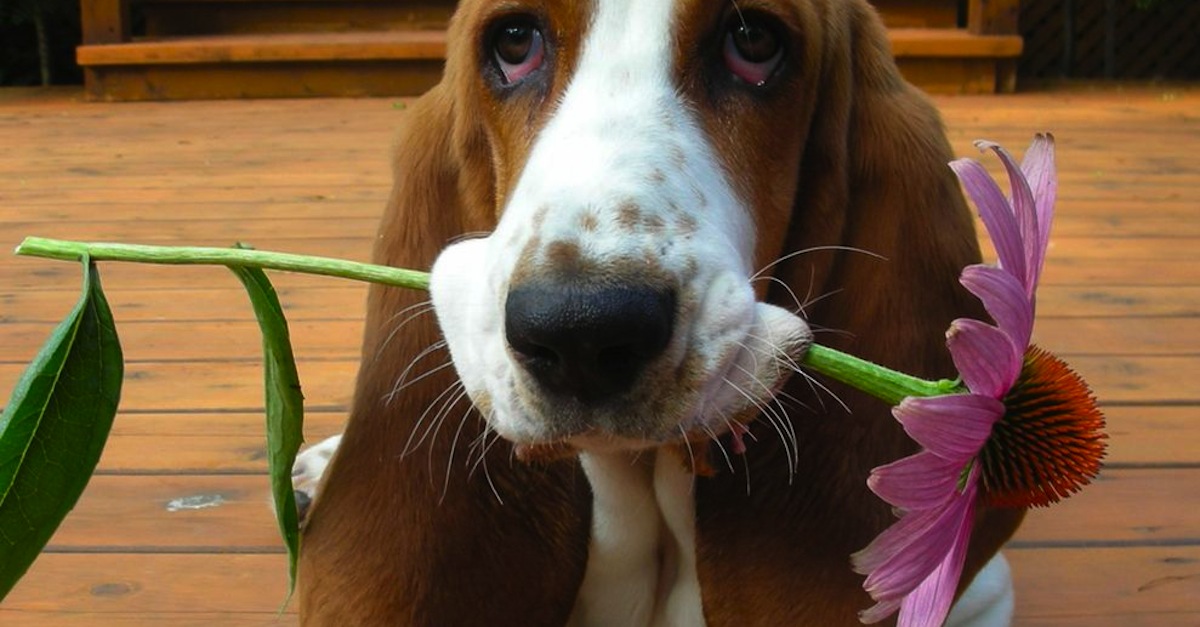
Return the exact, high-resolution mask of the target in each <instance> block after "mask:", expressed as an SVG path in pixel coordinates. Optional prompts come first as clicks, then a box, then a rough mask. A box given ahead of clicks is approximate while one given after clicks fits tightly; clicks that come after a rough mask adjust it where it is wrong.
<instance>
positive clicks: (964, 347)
mask: <svg viewBox="0 0 1200 627" xmlns="http://www.w3.org/2000/svg"><path fill="white" fill-rule="evenodd" d="M946 346H948V347H949V348H950V356H951V357H952V358H953V359H954V367H955V368H957V369H958V374H959V376H961V377H962V380H963V383H966V384H967V389H968V390H971V393H972V394H978V395H980V396H987V397H991V398H995V399H1000V400H1003V399H1004V396H1005V395H1006V394H1008V390H1009V389H1011V388H1012V385H1013V383H1014V382H1015V381H1016V380H1017V376H1018V375H1020V374H1021V365H1022V363H1023V359H1022V357H1023V353H1024V351H1023V350H1021V349H1018V348H1017V347H1016V346H1014V345H1013V340H1012V338H1010V337H1009V335H1008V334H1007V333H1005V332H1004V331H1001V330H1000V329H997V328H996V327H993V326H991V325H988V324H984V323H982V322H980V321H978V320H971V319H969V318H959V319H958V320H955V321H954V322H951V323H950V330H949V331H947V332H946Z"/></svg>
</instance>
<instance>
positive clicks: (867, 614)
mask: <svg viewBox="0 0 1200 627" xmlns="http://www.w3.org/2000/svg"><path fill="white" fill-rule="evenodd" d="M903 602H904V600H903V599H892V600H890V601H880V602H878V603H876V604H875V605H872V606H871V607H870V608H869V609H865V610H863V611H861V612H859V613H858V620H859V622H861V623H863V624H865V625H870V624H871V623H878V622H879V621H881V620H883V619H885V618H887V617H888V616H891V615H892V614H895V613H896V610H898V609H900V604H901V603H903Z"/></svg>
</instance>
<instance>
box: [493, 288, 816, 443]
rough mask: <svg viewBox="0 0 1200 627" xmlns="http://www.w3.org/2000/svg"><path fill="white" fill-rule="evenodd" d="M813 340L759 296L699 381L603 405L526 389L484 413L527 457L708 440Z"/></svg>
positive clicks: (761, 397)
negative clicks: (745, 330)
mask: <svg viewBox="0 0 1200 627" xmlns="http://www.w3.org/2000/svg"><path fill="white" fill-rule="evenodd" d="M811 342H812V333H811V332H810V330H809V328H808V325H807V324H805V322H804V321H803V320H802V319H800V318H799V317H797V316H794V315H792V314H791V313H789V312H787V311H786V310H784V309H781V308H779V307H775V306H772V305H767V304H762V303H759V304H757V305H756V307H755V321H754V324H753V325H752V329H751V332H750V333H749V334H747V336H746V339H744V340H743V341H741V342H740V343H738V345H737V348H736V350H733V351H731V352H730V356H729V358H728V359H726V360H724V361H723V362H722V364H721V365H720V367H719V368H718V369H717V370H716V371H715V372H712V373H708V374H707V375H706V376H705V377H704V378H703V379H701V382H700V384H699V385H697V384H696V383H695V382H689V383H688V384H686V385H684V384H680V383H676V384H675V385H670V384H667V385H664V384H663V383H662V382H661V381H660V382H657V383H656V384H655V385H650V384H644V386H643V387H645V388H647V389H645V390H644V391H643V393H642V394H641V395H638V397H637V398H638V400H637V401H632V400H630V399H626V400H624V401H621V400H615V401H613V402H612V403H609V404H607V405H606V406H600V407H597V406H593V405H586V404H582V403H579V402H578V401H574V400H572V399H557V400H555V399H553V398H552V397H547V396H546V395H544V394H538V393H536V392H534V391H527V392H526V393H525V394H514V395H513V396H511V397H510V398H509V402H508V403H505V404H504V405H506V406H507V407H505V408H504V409H500V408H498V407H495V406H492V407H490V409H491V410H492V411H490V412H486V413H485V415H488V416H489V423H490V425H491V427H492V429H493V430H495V431H496V432H497V433H498V434H499V435H500V436H501V437H503V438H505V439H507V440H509V441H510V442H512V443H513V444H514V445H515V450H516V455H517V457H518V458H519V459H522V460H526V461H546V460H553V459H558V458H561V457H568V456H572V455H575V454H577V453H579V452H582V451H588V452H596V453H612V452H618V451H629V452H634V451H644V450H649V449H656V448H660V447H663V446H676V445H680V444H684V445H691V444H693V443H703V442H708V441H711V440H714V439H716V438H718V437H720V436H722V435H724V434H725V433H727V432H728V431H730V430H731V429H734V428H737V427H736V426H737V425H743V426H744V425H745V424H747V423H748V422H750V421H751V420H753V419H754V418H755V417H756V416H757V415H758V414H759V413H760V412H761V411H762V408H763V407H765V406H766V405H767V404H768V403H770V402H771V401H772V399H773V398H774V397H775V395H776V393H777V392H778V391H779V390H780V388H782V387H783V384H784V383H785V382H786V381H787V379H788V378H789V377H790V376H791V375H792V374H794V373H795V372H796V369H797V367H798V364H799V363H800V361H801V359H802V358H803V355H804V352H805V351H806V350H807V349H808V347H809V345H810V344H811ZM655 388H657V389H655ZM656 392H657V393H656Z"/></svg>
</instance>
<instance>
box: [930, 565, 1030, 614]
mask: <svg viewBox="0 0 1200 627" xmlns="http://www.w3.org/2000/svg"><path fill="white" fill-rule="evenodd" d="M1014 604H1015V597H1014V594H1013V585H1012V572H1011V571H1010V570H1009V568H1008V560H1006V559H1004V554H1003V553H997V554H996V555H995V557H993V558H992V559H991V561H989V562H988V563H987V564H986V565H984V567H983V570H981V571H979V574H978V575H975V580H974V581H972V582H971V585H970V586H967V589H966V590H965V591H963V594H962V596H961V597H959V599H958V602H956V603H955V604H954V607H953V608H951V609H950V616H949V617H948V618H946V627H1008V626H1009V625H1011V624H1012V620H1013V606H1014Z"/></svg>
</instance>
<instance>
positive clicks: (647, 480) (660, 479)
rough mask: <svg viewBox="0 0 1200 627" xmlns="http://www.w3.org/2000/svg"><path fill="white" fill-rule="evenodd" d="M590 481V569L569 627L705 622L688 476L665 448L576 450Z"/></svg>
mask: <svg viewBox="0 0 1200 627" xmlns="http://www.w3.org/2000/svg"><path fill="white" fill-rule="evenodd" d="M580 461H581V462H582V463H583V470H584V472H585V473H586V474H587V477H588V481H589V482H591V484H592V491H593V492H594V493H595V501H594V506H593V512H592V540H591V545H590V547H589V552H588V563H587V571H586V573H585V575H584V579H583V585H582V586H581V588H580V591H579V596H578V597H577V599H576V601H575V609H574V611H573V612H572V615H571V619H570V621H569V622H568V623H567V624H568V625H570V626H571V627H607V626H612V625H622V626H630V627H641V626H646V627H650V626H654V627H668V626H674V625H680V626H684V625H686V626H697V627H700V626H703V625H704V613H703V608H702V606H701V603H700V581H699V579H698V578H697V576H696V552H695V541H696V529H695V511H694V500H693V494H692V475H691V473H690V472H688V471H687V469H686V468H685V467H684V465H683V460H682V459H681V458H680V457H679V456H678V455H676V454H675V453H674V451H671V450H668V449H662V450H659V451H658V452H657V454H656V453H648V454H645V455H639V454H637V453H629V452H615V453H594V452H585V453H582V454H581V455H580Z"/></svg>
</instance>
